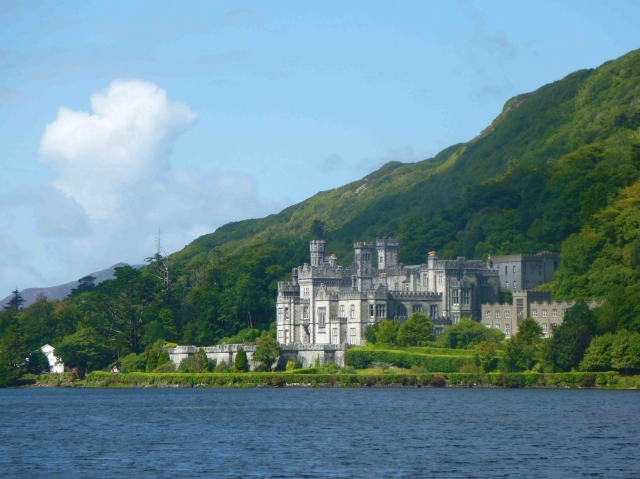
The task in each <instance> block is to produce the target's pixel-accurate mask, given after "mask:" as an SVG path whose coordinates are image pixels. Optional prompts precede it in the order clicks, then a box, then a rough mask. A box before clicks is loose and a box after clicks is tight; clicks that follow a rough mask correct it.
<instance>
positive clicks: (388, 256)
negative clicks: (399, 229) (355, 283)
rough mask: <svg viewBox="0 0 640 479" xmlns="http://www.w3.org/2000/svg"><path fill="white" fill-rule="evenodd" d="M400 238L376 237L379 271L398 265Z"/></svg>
mask: <svg viewBox="0 0 640 479" xmlns="http://www.w3.org/2000/svg"><path fill="white" fill-rule="evenodd" d="M399 247H400V240H399V239H398V238H387V237H386V236H385V237H384V238H376V249H377V250H378V271H381V270H385V269H388V268H392V267H394V266H398V248H399Z"/></svg>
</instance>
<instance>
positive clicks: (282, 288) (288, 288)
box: [278, 281, 298, 292]
mask: <svg viewBox="0 0 640 479" xmlns="http://www.w3.org/2000/svg"><path fill="white" fill-rule="evenodd" d="M278 291H279V292H297V291H298V285H297V284H295V283H294V282H293V281H278Z"/></svg>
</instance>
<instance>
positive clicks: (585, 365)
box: [580, 333, 615, 371]
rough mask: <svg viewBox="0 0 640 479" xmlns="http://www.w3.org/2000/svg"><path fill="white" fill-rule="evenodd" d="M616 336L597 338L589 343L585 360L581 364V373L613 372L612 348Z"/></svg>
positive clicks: (604, 335)
mask: <svg viewBox="0 0 640 479" xmlns="http://www.w3.org/2000/svg"><path fill="white" fill-rule="evenodd" d="M614 337H615V336H614V335H613V334H612V333H607V334H603V335H602V336H596V337H595V338H593V339H592V340H591V343H589V347H588V348H587V350H586V352H585V354H584V358H583V359H582V362H581V363H580V370H581V371H609V370H611V368H612V366H611V348H612V346H613V339H614Z"/></svg>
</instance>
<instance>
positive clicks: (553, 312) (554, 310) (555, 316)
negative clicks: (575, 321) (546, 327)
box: [551, 309, 558, 318]
mask: <svg viewBox="0 0 640 479" xmlns="http://www.w3.org/2000/svg"><path fill="white" fill-rule="evenodd" d="M551 317H552V318H557V317H558V310H557V309H552V310H551Z"/></svg>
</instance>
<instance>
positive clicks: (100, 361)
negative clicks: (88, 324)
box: [55, 328, 111, 377]
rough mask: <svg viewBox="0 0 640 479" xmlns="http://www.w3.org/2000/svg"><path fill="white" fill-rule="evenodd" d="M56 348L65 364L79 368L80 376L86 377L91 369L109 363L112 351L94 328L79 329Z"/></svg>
mask: <svg viewBox="0 0 640 479" xmlns="http://www.w3.org/2000/svg"><path fill="white" fill-rule="evenodd" d="M55 350H56V355H57V356H58V357H59V358H60V359H62V361H63V362H64V363H65V364H67V365H68V366H70V367H77V368H78V375H79V376H80V377H84V375H85V374H86V373H87V371H88V370H89V369H97V368H100V367H103V366H105V365H106V364H108V361H109V357H110V353H111V351H110V350H109V348H107V347H106V346H105V345H104V343H103V341H102V338H101V337H100V335H99V334H98V332H97V331H96V330H95V329H93V328H80V329H78V330H77V331H76V332H75V333H73V334H71V335H69V336H66V337H65V338H64V339H63V340H62V341H61V342H60V344H58V346H57V347H56V348H55Z"/></svg>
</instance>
